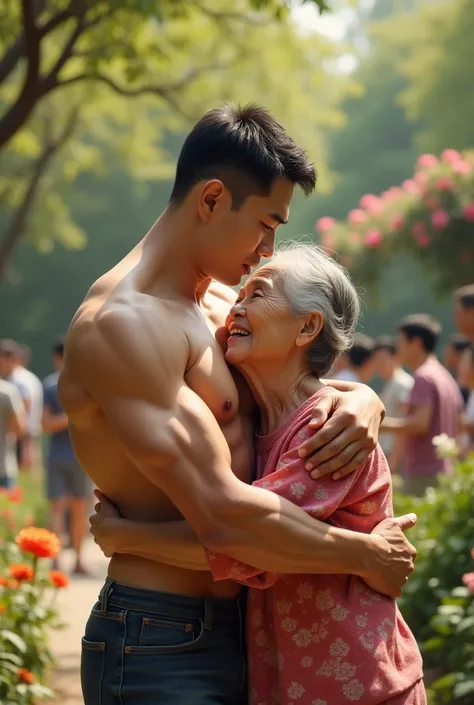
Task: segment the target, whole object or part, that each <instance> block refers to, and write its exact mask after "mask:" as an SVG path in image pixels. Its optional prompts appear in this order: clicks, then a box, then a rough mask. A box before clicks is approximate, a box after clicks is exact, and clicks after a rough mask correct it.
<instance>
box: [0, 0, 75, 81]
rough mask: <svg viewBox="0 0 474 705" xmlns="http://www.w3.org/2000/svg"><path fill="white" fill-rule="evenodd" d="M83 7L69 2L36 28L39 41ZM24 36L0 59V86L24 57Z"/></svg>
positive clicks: (72, 1) (19, 37)
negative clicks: (60, 10) (63, 8)
mask: <svg viewBox="0 0 474 705" xmlns="http://www.w3.org/2000/svg"><path fill="white" fill-rule="evenodd" d="M81 7H84V3H83V2H82V0H71V2H70V3H69V6H68V7H67V8H66V9H65V10H63V11H62V12H58V14H57V15H54V16H53V17H51V18H50V19H49V20H48V21H47V22H45V24H44V25H42V26H41V27H38V30H37V31H38V36H39V39H40V40H41V39H43V38H44V37H45V36H46V35H47V34H49V33H50V32H52V31H53V30H54V29H56V27H59V26H60V25H61V24H63V23H64V22H66V20H69V19H71V17H74V15H75V13H77V12H78V11H80V8H81ZM25 46H26V45H25V35H24V34H23V33H22V34H20V35H19V36H18V37H17V38H16V39H15V41H14V42H13V44H11V45H10V46H9V47H8V49H7V50H6V52H5V53H4V55H3V57H2V58H1V59H0V85H1V84H2V83H3V82H4V81H5V80H6V79H7V78H8V76H9V75H10V74H11V72H12V71H13V70H14V69H15V68H16V66H17V64H18V62H19V60H20V59H21V58H22V57H23V56H24V55H25Z"/></svg>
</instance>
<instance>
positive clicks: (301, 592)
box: [296, 583, 313, 602]
mask: <svg viewBox="0 0 474 705" xmlns="http://www.w3.org/2000/svg"><path fill="white" fill-rule="evenodd" d="M296 592H297V595H298V597H299V598H301V599H300V600H299V602H302V601H303V600H309V599H311V598H312V597H313V586H312V585H311V583H300V584H299V585H298V589H297V590H296Z"/></svg>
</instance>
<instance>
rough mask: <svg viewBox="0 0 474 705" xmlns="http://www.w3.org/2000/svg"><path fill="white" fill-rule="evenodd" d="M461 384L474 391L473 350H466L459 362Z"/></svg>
mask: <svg viewBox="0 0 474 705" xmlns="http://www.w3.org/2000/svg"><path fill="white" fill-rule="evenodd" d="M459 384H460V386H461V387H465V388H467V389H474V359H473V355H472V351H471V350H465V351H464V352H463V353H462V355H461V359H460V360H459Z"/></svg>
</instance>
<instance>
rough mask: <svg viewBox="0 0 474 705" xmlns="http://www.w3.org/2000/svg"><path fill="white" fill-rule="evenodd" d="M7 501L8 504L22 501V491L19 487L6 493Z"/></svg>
mask: <svg viewBox="0 0 474 705" xmlns="http://www.w3.org/2000/svg"><path fill="white" fill-rule="evenodd" d="M8 499H9V500H10V502H21V500H22V499H23V489H22V488H21V487H18V486H17V487H13V488H12V489H11V490H9V491H8Z"/></svg>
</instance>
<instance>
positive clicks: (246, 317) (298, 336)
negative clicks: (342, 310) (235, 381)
mask: <svg viewBox="0 0 474 705" xmlns="http://www.w3.org/2000/svg"><path fill="white" fill-rule="evenodd" d="M316 315H317V316H318V315H319V316H320V314H316ZM226 324H227V329H228V331H229V338H228V341H227V353H226V360H227V362H228V363H229V364H231V365H235V366H237V367H239V366H243V365H244V366H245V364H246V363H250V364H252V363H256V364H259V363H260V364H261V363H267V364H268V363H270V362H278V363H281V362H284V361H289V360H290V359H292V358H293V357H294V356H295V355H298V354H303V348H304V346H305V345H306V344H309V343H310V342H311V340H310V338H309V337H308V339H306V338H305V333H304V329H305V317H298V316H294V315H293V314H292V313H291V311H290V309H289V306H288V302H287V299H286V296H285V291H284V288H283V282H282V279H281V276H279V273H278V270H277V269H276V267H274V266H273V265H270V264H269V265H267V266H265V267H262V268H261V269H259V270H258V272H255V274H253V275H252V276H251V277H249V279H248V280H247V282H246V284H245V286H244V287H243V288H242V289H241V291H240V293H239V297H238V299H237V302H236V303H235V305H234V306H233V307H232V309H231V310H230V313H229V316H228V318H227V322H226ZM315 335H316V334H315ZM315 335H313V336H312V339H314V337H315Z"/></svg>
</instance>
